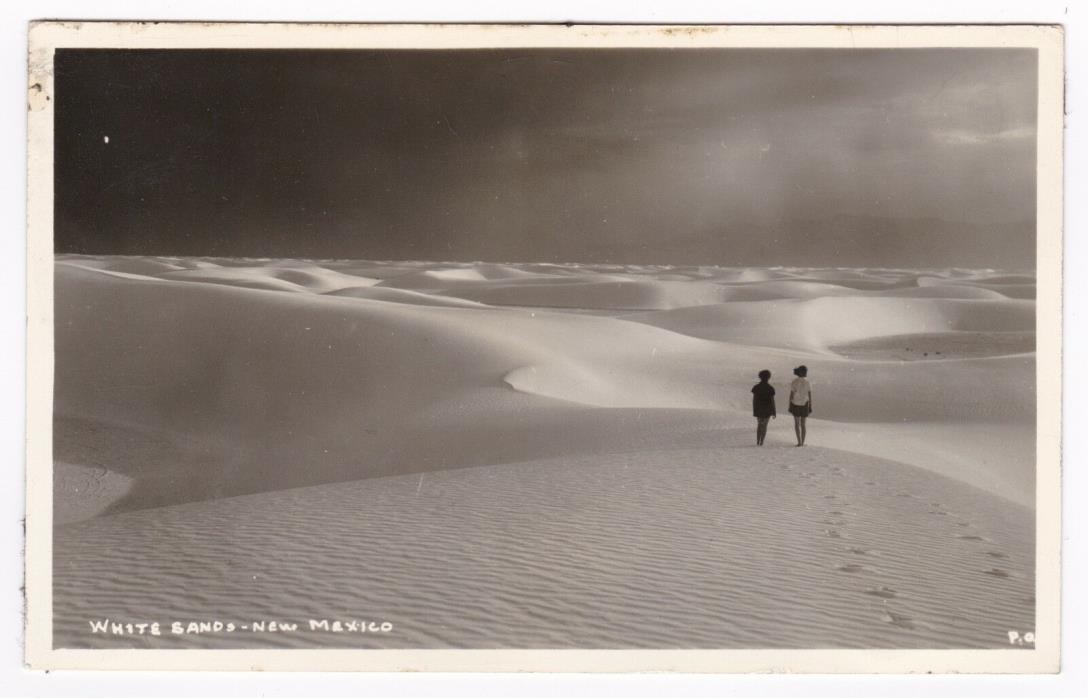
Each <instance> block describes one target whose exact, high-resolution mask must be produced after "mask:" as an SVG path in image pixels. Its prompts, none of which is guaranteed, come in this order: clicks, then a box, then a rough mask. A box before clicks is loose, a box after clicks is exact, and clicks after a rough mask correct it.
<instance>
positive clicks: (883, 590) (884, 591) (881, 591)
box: [862, 587, 899, 599]
mask: <svg viewBox="0 0 1088 698" xmlns="http://www.w3.org/2000/svg"><path fill="white" fill-rule="evenodd" d="M862 593H865V594H868V595H869V596H879V597H880V598H882V599H894V598H895V597H896V596H899V592H897V591H896V590H895V589H889V588H888V587H877V588H876V589H866V590H865V591H864V592H862Z"/></svg>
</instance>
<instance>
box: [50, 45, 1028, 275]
mask: <svg viewBox="0 0 1088 698" xmlns="http://www.w3.org/2000/svg"><path fill="white" fill-rule="evenodd" d="M1035 105H1036V57H1035V52H1034V51H1031V50H1011V49H1005V50H1002V49H981V50H976V49H940V50H930V49H922V50H919V49H912V50H807V49H806V50H781V49H778V50H762V49H759V50H755V49H722V50H718V49H699V50H669V49H653V50H617V49H610V50H598V51H585V50H578V51H571V50H550V49H548V50H543V49H532V50H486V51H210V50H200V51H181V50H171V51H134V50H123V51H122V50H93V51H90V50H61V51H58V52H57V56H56V150H55V155H56V199H55V200H56V249H57V251H58V252H84V253H101V254H162V255H212V256H259V257H307V258H371V259H431V260H463V261H470V260H491V261H584V262H606V261H608V262H629V263H678V264H691V263H702V264H722V265H778V264H798V265H800V264H811V265H836V266H864V265H871V266H948V265H961V266H993V267H1002V268H1012V269H1019V268H1030V267H1033V265H1034V240H1035V229H1034V215H1035V124H1036V107H1035ZM106 139H108V142H107V140H106Z"/></svg>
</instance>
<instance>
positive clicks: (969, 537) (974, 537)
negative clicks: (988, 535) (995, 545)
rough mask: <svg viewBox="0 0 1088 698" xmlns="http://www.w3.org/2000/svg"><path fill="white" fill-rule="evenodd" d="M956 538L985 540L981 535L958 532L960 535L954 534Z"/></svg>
mask: <svg viewBox="0 0 1088 698" xmlns="http://www.w3.org/2000/svg"><path fill="white" fill-rule="evenodd" d="M956 538H959V539H960V540H986V539H985V538H983V537H982V536H975V535H966V534H960V535H958V536H956Z"/></svg>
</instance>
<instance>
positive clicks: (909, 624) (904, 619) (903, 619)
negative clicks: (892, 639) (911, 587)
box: [881, 610, 915, 630]
mask: <svg viewBox="0 0 1088 698" xmlns="http://www.w3.org/2000/svg"><path fill="white" fill-rule="evenodd" d="M881 618H882V620H883V621H884V622H885V623H889V624H891V625H894V626H895V627H897V628H906V629H907V630H914V628H915V622H914V619H913V618H911V617H910V616H905V615H903V614H901V613H892V612H891V611H887V610H885V611H884V614H883V616H882V617H881Z"/></svg>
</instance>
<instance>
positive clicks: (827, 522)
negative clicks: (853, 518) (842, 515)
mask: <svg viewBox="0 0 1088 698" xmlns="http://www.w3.org/2000/svg"><path fill="white" fill-rule="evenodd" d="M820 523H822V524H824V525H827V526H845V525H846V522H845V521H843V520H841V519H820Z"/></svg>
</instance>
